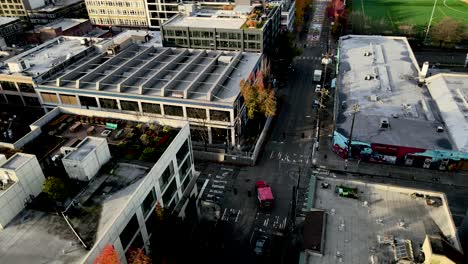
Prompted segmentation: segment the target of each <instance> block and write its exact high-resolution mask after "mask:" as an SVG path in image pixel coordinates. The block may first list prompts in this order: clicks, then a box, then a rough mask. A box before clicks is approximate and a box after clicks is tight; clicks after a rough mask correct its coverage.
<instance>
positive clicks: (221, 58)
mask: <svg viewBox="0 0 468 264" xmlns="http://www.w3.org/2000/svg"><path fill="white" fill-rule="evenodd" d="M232 59H233V57H232V56H219V58H218V62H222V63H226V64H229V63H231V61H232Z"/></svg>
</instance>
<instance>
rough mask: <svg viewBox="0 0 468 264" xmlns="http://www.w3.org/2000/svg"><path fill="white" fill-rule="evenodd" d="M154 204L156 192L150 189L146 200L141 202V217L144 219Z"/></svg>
mask: <svg viewBox="0 0 468 264" xmlns="http://www.w3.org/2000/svg"><path fill="white" fill-rule="evenodd" d="M155 204H156V192H155V191H154V188H152V189H151V191H150V192H149V193H148V195H146V198H145V200H143V203H142V204H141V209H142V210H143V215H144V216H145V217H146V216H147V215H148V213H149V212H150V211H151V209H152V208H153V206H154V205H155Z"/></svg>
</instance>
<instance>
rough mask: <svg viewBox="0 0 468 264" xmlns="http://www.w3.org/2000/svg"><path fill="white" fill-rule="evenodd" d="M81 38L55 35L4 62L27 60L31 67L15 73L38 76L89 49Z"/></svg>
mask: <svg viewBox="0 0 468 264" xmlns="http://www.w3.org/2000/svg"><path fill="white" fill-rule="evenodd" d="M82 39H85V38H82V37H64V36H61V37H57V38H55V39H52V40H49V41H47V42H45V43H43V44H41V45H39V46H37V47H35V48H32V49H30V50H27V51H25V52H23V53H20V54H19V55H17V56H14V57H12V58H10V59H8V60H6V61H5V64H8V63H17V62H20V61H27V62H28V63H29V64H30V66H31V67H29V68H26V69H25V70H24V71H23V72H21V73H16V74H19V75H26V76H34V77H36V76H40V75H42V74H44V73H46V72H48V71H49V70H51V69H53V68H54V67H55V66H57V65H59V64H61V63H63V62H65V61H67V60H69V59H70V58H71V57H73V56H75V55H77V54H80V53H81V52H83V51H85V50H87V49H89V48H90V47H88V46H86V45H82V43H81V40H82ZM93 40H98V41H100V40H101V39H96V38H93ZM3 73H4V74H8V73H10V72H9V71H4V72H3ZM10 74H15V73H10Z"/></svg>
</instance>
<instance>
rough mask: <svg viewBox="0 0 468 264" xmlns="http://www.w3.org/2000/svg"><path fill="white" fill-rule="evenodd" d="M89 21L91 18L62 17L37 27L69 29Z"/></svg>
mask: <svg viewBox="0 0 468 264" xmlns="http://www.w3.org/2000/svg"><path fill="white" fill-rule="evenodd" d="M86 21H89V19H76V18H61V19H57V20H55V21H53V22H51V23H49V24H46V25H43V26H38V27H36V28H35V29H44V28H62V30H63V31H65V30H68V29H70V28H72V27H75V26H77V25H80V24H82V23H85V22H86Z"/></svg>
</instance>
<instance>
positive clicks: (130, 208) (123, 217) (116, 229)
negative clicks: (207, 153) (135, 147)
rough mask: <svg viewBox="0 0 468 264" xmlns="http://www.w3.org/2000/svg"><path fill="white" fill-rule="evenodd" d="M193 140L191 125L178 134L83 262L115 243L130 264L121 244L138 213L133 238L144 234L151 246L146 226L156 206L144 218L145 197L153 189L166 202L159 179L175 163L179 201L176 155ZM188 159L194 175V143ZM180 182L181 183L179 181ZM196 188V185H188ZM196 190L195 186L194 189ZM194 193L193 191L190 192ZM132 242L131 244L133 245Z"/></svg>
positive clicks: (121, 255)
mask: <svg viewBox="0 0 468 264" xmlns="http://www.w3.org/2000/svg"><path fill="white" fill-rule="evenodd" d="M189 137H190V129H189V126H188V125H185V126H184V127H183V128H182V129H181V130H180V131H179V134H178V135H177V136H176V137H175V138H174V139H173V141H172V142H171V144H170V145H169V147H168V148H167V149H166V151H165V152H164V154H163V155H162V156H161V157H160V158H159V160H158V162H157V163H156V164H155V165H154V166H153V168H151V170H150V171H149V172H148V174H147V175H146V176H145V177H144V178H143V180H142V182H141V184H140V186H139V187H138V189H137V190H136V191H135V193H134V194H133V195H132V197H130V199H129V200H128V202H127V204H125V205H122V208H123V209H122V211H121V213H120V214H119V215H118V216H117V217H116V219H115V220H114V222H113V223H112V224H110V225H108V226H109V228H108V230H106V231H105V230H103V231H99V233H101V234H103V235H102V236H101V238H98V239H97V242H96V243H95V245H94V246H93V248H92V249H91V250H90V252H89V254H88V256H87V257H86V260H85V261H84V263H93V261H94V260H95V258H96V257H97V256H98V255H99V253H100V252H101V250H102V249H103V248H104V247H105V246H106V245H108V244H113V245H114V248H115V249H116V251H117V253H118V254H119V256H120V257H121V261H122V263H124V264H125V263H127V261H126V260H125V250H126V248H123V246H122V243H121V241H120V238H119V236H120V233H121V232H122V231H123V230H124V228H125V227H126V226H127V224H128V222H129V221H130V219H131V218H132V217H133V216H134V215H135V214H136V215H137V219H138V224H139V229H138V232H137V233H136V234H135V235H134V237H133V239H135V237H136V236H137V234H138V233H140V234H141V236H142V238H143V241H144V242H145V245H147V244H148V242H149V238H150V235H149V234H148V230H147V228H146V225H145V221H146V219H148V217H150V216H151V214H152V213H153V211H154V206H153V209H152V211H150V212H149V213H148V214H147V215H146V216H145V215H143V211H142V208H141V205H142V203H143V201H144V199H145V198H146V196H147V195H148V194H149V193H150V192H151V190H155V191H156V198H157V200H158V201H159V202H160V204H161V205H164V201H162V200H161V199H162V194H161V190H160V188H159V177H160V176H161V175H162V173H163V171H164V170H165V169H166V167H167V166H168V165H169V164H170V163H171V162H172V163H173V164H174V169H175V172H174V176H173V177H176V178H175V180H177V191H176V192H175V196H177V197H178V198H179V199H180V198H181V196H182V191H181V190H180V188H181V185H180V178H179V170H178V167H179V166H177V162H176V160H177V159H176V153H177V151H178V150H179V149H180V148H181V147H182V145H183V144H184V143H185V141H186V140H187V139H189ZM187 157H190V158H191V162H192V163H191V167H190V170H189V172H188V173H192V175H194V172H195V167H194V164H193V154H192V149H191V143H190V142H189V154H188V155H187ZM178 179H179V180H178ZM191 181H196V177H194V176H193V177H192V178H191ZM190 185H193V186H195V184H193V183H192V184H189V186H190ZM194 188H196V187H194ZM190 192H191V193H193V190H191V191H190ZM132 242H133V241H131V242H130V243H129V245H131V244H132Z"/></svg>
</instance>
